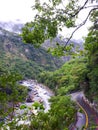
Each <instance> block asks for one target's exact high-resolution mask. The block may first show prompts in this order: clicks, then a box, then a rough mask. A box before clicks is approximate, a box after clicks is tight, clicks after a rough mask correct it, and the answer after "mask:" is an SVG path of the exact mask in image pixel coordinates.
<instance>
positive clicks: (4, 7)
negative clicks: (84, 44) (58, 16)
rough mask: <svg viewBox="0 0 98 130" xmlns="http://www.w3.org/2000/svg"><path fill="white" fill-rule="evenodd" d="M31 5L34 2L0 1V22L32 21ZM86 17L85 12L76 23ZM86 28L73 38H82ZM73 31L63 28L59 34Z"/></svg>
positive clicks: (27, 0) (66, 34)
mask: <svg viewBox="0 0 98 130" xmlns="http://www.w3.org/2000/svg"><path fill="white" fill-rule="evenodd" d="M82 1H83V0H82ZM33 3H34V0H0V21H8V22H9V21H18V22H22V23H26V22H29V21H31V20H33V16H34V12H33V11H32V8H31V7H32V5H33ZM85 11H86V10H85ZM86 15H87V13H86V12H85V13H83V12H82V13H81V15H80V18H79V20H78V21H79V22H82V21H83V18H84V17H86ZM87 28H88V27H87V26H83V27H82V28H81V29H79V31H77V32H76V33H75V34H74V36H73V38H75V39H80V38H81V37H84V36H85V35H86V34H87V32H88V31H87ZM73 30H74V29H70V30H69V29H66V28H64V30H63V32H62V33H61V34H62V35H65V36H69V35H70V33H71V32H72V31H73Z"/></svg>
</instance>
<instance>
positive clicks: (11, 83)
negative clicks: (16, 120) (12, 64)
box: [0, 73, 27, 120]
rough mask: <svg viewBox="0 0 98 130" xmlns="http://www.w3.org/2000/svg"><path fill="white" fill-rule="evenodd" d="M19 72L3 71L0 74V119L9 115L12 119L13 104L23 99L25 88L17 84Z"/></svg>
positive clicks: (25, 94)
mask: <svg viewBox="0 0 98 130" xmlns="http://www.w3.org/2000/svg"><path fill="white" fill-rule="evenodd" d="M20 79H22V77H21V76H20V75H19V74H14V73H3V74H2V75H0V119H1V118H5V117H7V116H9V119H11V120H12V119H13V117H14V114H15V113H14V112H15V106H16V105H17V103H19V102H22V101H24V100H25V98H26V96H27V89H26V87H23V86H22V85H19V83H18V81H19V80H20Z"/></svg>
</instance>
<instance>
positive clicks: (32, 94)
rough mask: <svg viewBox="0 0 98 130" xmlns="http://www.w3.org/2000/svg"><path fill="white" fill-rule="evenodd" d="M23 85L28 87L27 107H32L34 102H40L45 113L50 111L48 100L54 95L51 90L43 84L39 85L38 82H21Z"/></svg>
mask: <svg viewBox="0 0 98 130" xmlns="http://www.w3.org/2000/svg"><path fill="white" fill-rule="evenodd" d="M21 85H24V86H26V87H27V88H28V91H29V92H28V96H27V98H26V102H25V104H26V105H27V106H30V105H32V104H33V103H34V102H39V103H42V104H43V106H44V108H45V112H47V111H48V110H49V109H50V103H49V101H48V100H49V99H50V97H51V96H53V95H54V94H53V92H52V91H51V90H50V89H49V88H47V87H46V86H44V85H43V84H39V83H38V82H37V81H36V80H24V81H21Z"/></svg>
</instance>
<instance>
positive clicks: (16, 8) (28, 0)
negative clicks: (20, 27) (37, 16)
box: [0, 0, 33, 22]
mask: <svg viewBox="0 0 98 130" xmlns="http://www.w3.org/2000/svg"><path fill="white" fill-rule="evenodd" d="M32 5H33V0H0V21H15V20H16V19H20V20H21V21H22V22H27V21H30V20H31V19H32V16H33V11H32V9H31V6H32Z"/></svg>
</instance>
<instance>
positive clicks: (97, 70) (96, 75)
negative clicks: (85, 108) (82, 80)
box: [85, 11, 98, 100]
mask: <svg viewBox="0 0 98 130" xmlns="http://www.w3.org/2000/svg"><path fill="white" fill-rule="evenodd" d="M97 17H98V11H94V12H93V13H92V16H91V20H92V22H93V26H92V27H91V28H90V29H89V34H88V36H87V37H86V39H85V50H86V55H87V57H88V71H89V73H88V78H89V90H88V91H87V92H86V94H87V95H88V97H89V98H90V99H91V100H94V99H96V98H97V95H98V91H97V90H98V82H97V81H98V22H97V19H96V18H97ZM97 99H98V98H97Z"/></svg>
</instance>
